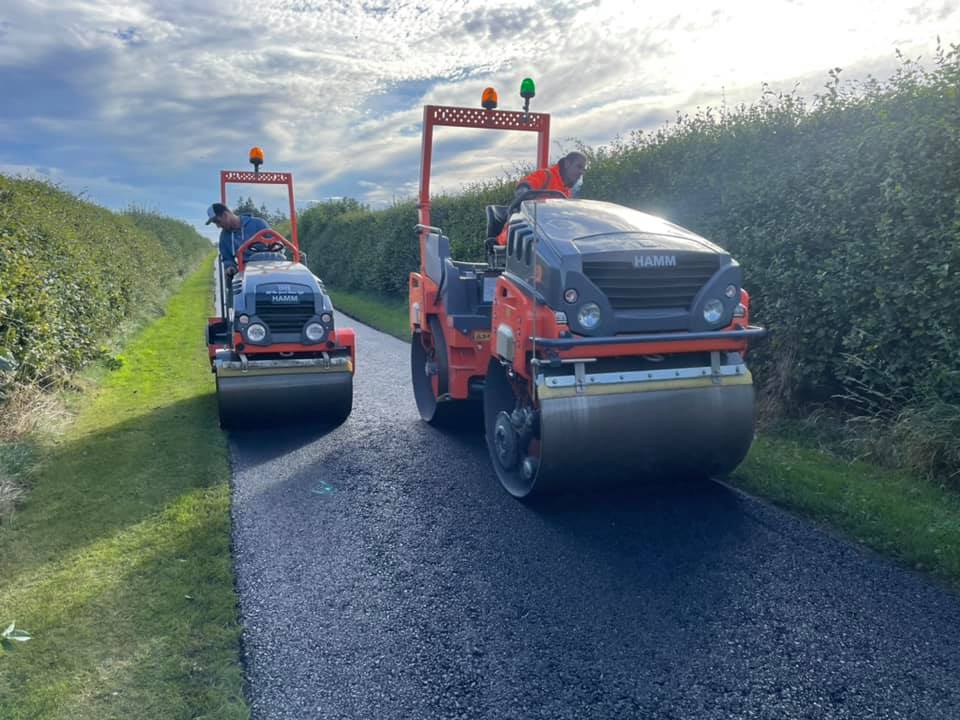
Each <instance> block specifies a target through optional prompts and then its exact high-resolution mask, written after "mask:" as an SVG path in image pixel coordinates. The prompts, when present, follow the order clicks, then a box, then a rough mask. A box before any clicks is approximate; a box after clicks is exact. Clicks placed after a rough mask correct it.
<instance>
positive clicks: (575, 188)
mask: <svg viewBox="0 0 960 720" xmlns="http://www.w3.org/2000/svg"><path fill="white" fill-rule="evenodd" d="M586 168H587V156H586V155H584V154H583V153H581V152H577V151H576V150H574V151H573V152H569V153H567V154H566V155H564V156H563V157H562V158H560V160H559V162H557V163H555V164H553V165H551V166H550V167H547V168H541V169H539V170H535V171H534V172H532V173H530V174H529V175H527V176H526V177H525V178H523V179H522V180H521V181H520V182H519V183H517V189H516V190H514V192H513V199H514V202H516V201H517V200H519V199H520V198H522V197H523V196H524V195H525V194H526V193H528V192H531V191H532V190H556V191H557V192H560V193H563V194H564V196H566V197H568V198H569V197H572V196H573V195H574V194H576V193H577V192H579V191H580V186H581V185H582V184H583V171H584V170H586ZM497 244H498V245H506V244H507V226H506V225H504V226H503V229H502V230H501V231H500V234H499V235H498V236H497Z"/></svg>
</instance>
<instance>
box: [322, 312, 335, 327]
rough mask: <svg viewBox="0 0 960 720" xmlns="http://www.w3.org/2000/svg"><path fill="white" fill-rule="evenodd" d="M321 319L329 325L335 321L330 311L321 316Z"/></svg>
mask: <svg viewBox="0 0 960 720" xmlns="http://www.w3.org/2000/svg"><path fill="white" fill-rule="evenodd" d="M320 319H321V320H322V321H323V322H325V323H327V324H328V325H329V324H330V323H332V322H333V315H331V314H330V313H324V314H323V315H321V316H320Z"/></svg>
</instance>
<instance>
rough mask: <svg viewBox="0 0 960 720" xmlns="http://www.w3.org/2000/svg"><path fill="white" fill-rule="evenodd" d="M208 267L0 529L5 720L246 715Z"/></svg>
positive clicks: (189, 283) (46, 454)
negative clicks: (13, 637)
mask: <svg viewBox="0 0 960 720" xmlns="http://www.w3.org/2000/svg"><path fill="white" fill-rule="evenodd" d="M210 277H211V268H210V265H209V262H207V263H204V265H203V266H202V267H201V269H200V270H198V271H197V272H195V273H194V274H193V275H191V276H190V277H189V278H188V279H187V280H186V281H185V283H184V285H183V287H182V289H181V290H180V291H179V292H178V293H177V294H176V295H175V296H174V297H173V298H172V299H171V300H170V302H169V303H168V304H167V307H166V313H165V315H164V316H163V317H162V318H160V319H159V320H157V321H156V322H154V323H152V324H151V325H149V326H148V327H146V328H145V329H144V330H143V331H141V332H140V333H138V334H137V335H136V336H135V337H134V338H133V339H132V340H131V342H130V343H129V344H128V346H127V347H126V348H125V349H124V351H123V358H124V361H123V365H122V367H120V368H119V369H118V370H116V371H114V372H112V373H110V374H109V375H108V376H107V377H105V378H104V380H103V382H102V384H101V386H100V388H99V389H98V390H97V391H96V393H94V394H93V395H92V396H91V397H89V398H88V399H86V400H84V401H83V402H82V406H81V408H80V409H79V413H78V416H77V418H76V421H75V422H74V423H73V424H72V425H71V426H70V428H69V430H68V431H67V432H66V433H65V434H64V435H63V436H62V437H61V438H60V439H59V440H58V442H56V444H53V445H48V446H45V447H42V448H40V450H39V453H40V457H39V460H40V463H39V465H37V466H35V467H34V470H33V471H32V472H31V473H30V474H29V475H28V476H27V479H28V481H29V483H30V491H29V494H28V495H27V499H26V501H25V502H24V504H23V505H22V507H20V508H19V509H18V511H17V514H16V515H15V517H14V521H13V523H12V524H10V525H9V526H5V527H4V528H3V529H2V530H0V624H3V626H4V627H6V625H7V624H9V623H10V622H16V624H17V627H18V628H23V629H24V630H26V631H27V632H29V633H30V635H31V636H32V639H31V640H30V641H29V642H26V643H21V644H18V646H17V651H16V652H14V653H8V654H6V655H3V656H0V715H2V716H3V717H5V718H39V717H43V718H131V717H136V718H200V717H203V718H243V717H247V716H248V712H247V709H246V705H245V702H244V699H243V695H242V673H241V668H240V666H239V664H238V657H239V626H238V624H237V617H236V606H235V603H236V598H235V594H234V589H233V574H232V565H231V559H230V547H229V543H230V518H229V485H228V480H229V468H228V465H227V460H226V448H225V440H224V437H223V435H222V433H221V432H220V431H219V430H218V429H217V423H216V406H215V400H214V396H213V382H212V379H211V377H210V374H209V371H208V365H207V360H206V353H205V347H204V345H203V343H202V333H201V332H200V329H202V323H203V319H204V317H205V316H206V315H207V311H208V306H209V304H210V288H209V284H210Z"/></svg>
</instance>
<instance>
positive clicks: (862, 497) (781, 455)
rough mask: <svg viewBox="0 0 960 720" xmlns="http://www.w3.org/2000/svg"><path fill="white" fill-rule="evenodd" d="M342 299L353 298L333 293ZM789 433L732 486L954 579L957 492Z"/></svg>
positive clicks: (959, 571) (371, 319) (399, 307)
mask: <svg viewBox="0 0 960 720" xmlns="http://www.w3.org/2000/svg"><path fill="white" fill-rule="evenodd" d="M341 297H343V298H344V299H345V300H347V299H348V298H352V297H354V296H352V295H351V294H350V293H341V292H335V293H334V298H335V299H337V298H341ZM355 297H357V299H358V300H359V301H358V302H356V303H353V304H351V303H350V302H349V301H347V302H343V305H344V306H345V307H344V310H345V312H348V313H349V314H351V315H352V316H353V317H356V318H357V319H358V320H360V321H361V322H364V323H368V324H371V325H374V326H375V327H380V328H383V327H387V326H391V325H392V326H394V327H397V328H400V327H402V328H403V334H402V335H401V334H398V333H393V334H395V335H397V337H401V338H403V339H407V337H406V334H407V333H406V322H407V309H406V304H405V303H402V302H401V301H399V300H396V299H393V298H391V299H388V300H386V301H384V300H378V299H377V298H376V297H375V296H371V295H364V296H355ZM347 305H349V306H350V307H351V309H352V311H351V310H347V309H346V306H347ZM337 306H338V307H340V304H339V303H338V305H337ZM388 332H389V331H388ZM793 436H794V433H793V432H792V431H791V430H790V428H789V427H788V426H785V425H783V426H782V427H781V429H780V430H776V431H773V432H770V433H766V434H763V435H762V436H761V437H759V438H758V439H757V441H756V442H755V443H754V445H753V447H752V449H751V451H750V454H749V455H748V456H747V459H746V461H745V462H744V463H743V465H741V466H740V467H739V468H738V469H737V471H736V472H735V473H734V474H733V476H732V477H731V478H730V481H731V482H732V484H734V485H736V486H737V487H740V488H742V489H744V490H746V491H748V492H750V493H752V494H754V495H758V496H760V497H763V498H766V499H767V500H770V501H771V502H773V503H775V504H777V505H779V506H781V507H784V508H786V509H788V510H790V511H791V512H794V513H796V514H798V515H802V516H804V517H807V518H809V519H811V520H813V521H814V522H816V523H819V524H821V525H824V526H826V527H829V528H832V529H834V530H837V531H840V532H842V533H844V534H846V535H847V536H849V537H851V538H853V539H855V540H857V541H859V542H862V543H864V544H866V545H868V546H870V547H872V548H874V549H876V550H879V551H881V552H883V553H885V554H887V555H890V556H892V557H894V558H896V559H897V560H899V561H901V562H903V563H905V564H907V565H910V566H911V567H916V568H919V569H923V570H927V571H929V572H932V573H933V574H935V575H938V576H940V577H943V578H946V579H948V580H949V581H951V582H953V583H955V584H958V585H960V495H957V493H955V492H952V491H950V490H945V489H942V488H940V487H939V486H937V485H935V484H933V483H930V482H927V481H925V480H923V479H922V478H919V477H916V476H914V475H912V474H910V473H907V472H903V471H892V470H888V469H886V468H882V467H878V466H876V465H873V464H870V463H865V462H853V461H850V460H847V459H844V458H843V457H840V456H838V455H836V454H834V453H831V452H828V451H825V450H822V449H820V447H819V443H818V442H817V441H816V440H815V439H814V438H805V437H803V436H802V435H800V437H799V439H798V438H797V437H793Z"/></svg>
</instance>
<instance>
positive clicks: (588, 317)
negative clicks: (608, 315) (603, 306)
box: [577, 302, 600, 330]
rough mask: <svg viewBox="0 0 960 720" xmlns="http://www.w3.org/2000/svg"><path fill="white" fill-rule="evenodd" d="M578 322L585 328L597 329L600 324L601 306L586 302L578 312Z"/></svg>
mask: <svg viewBox="0 0 960 720" xmlns="http://www.w3.org/2000/svg"><path fill="white" fill-rule="evenodd" d="M577 322H578V323H580V327H582V328H583V329H584V330H595V329H596V327H597V326H598V325H599V324H600V306H599V305H597V304H596V303H592V302H591V303H584V304H583V306H582V307H581V308H580V311H579V312H578V313H577Z"/></svg>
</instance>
